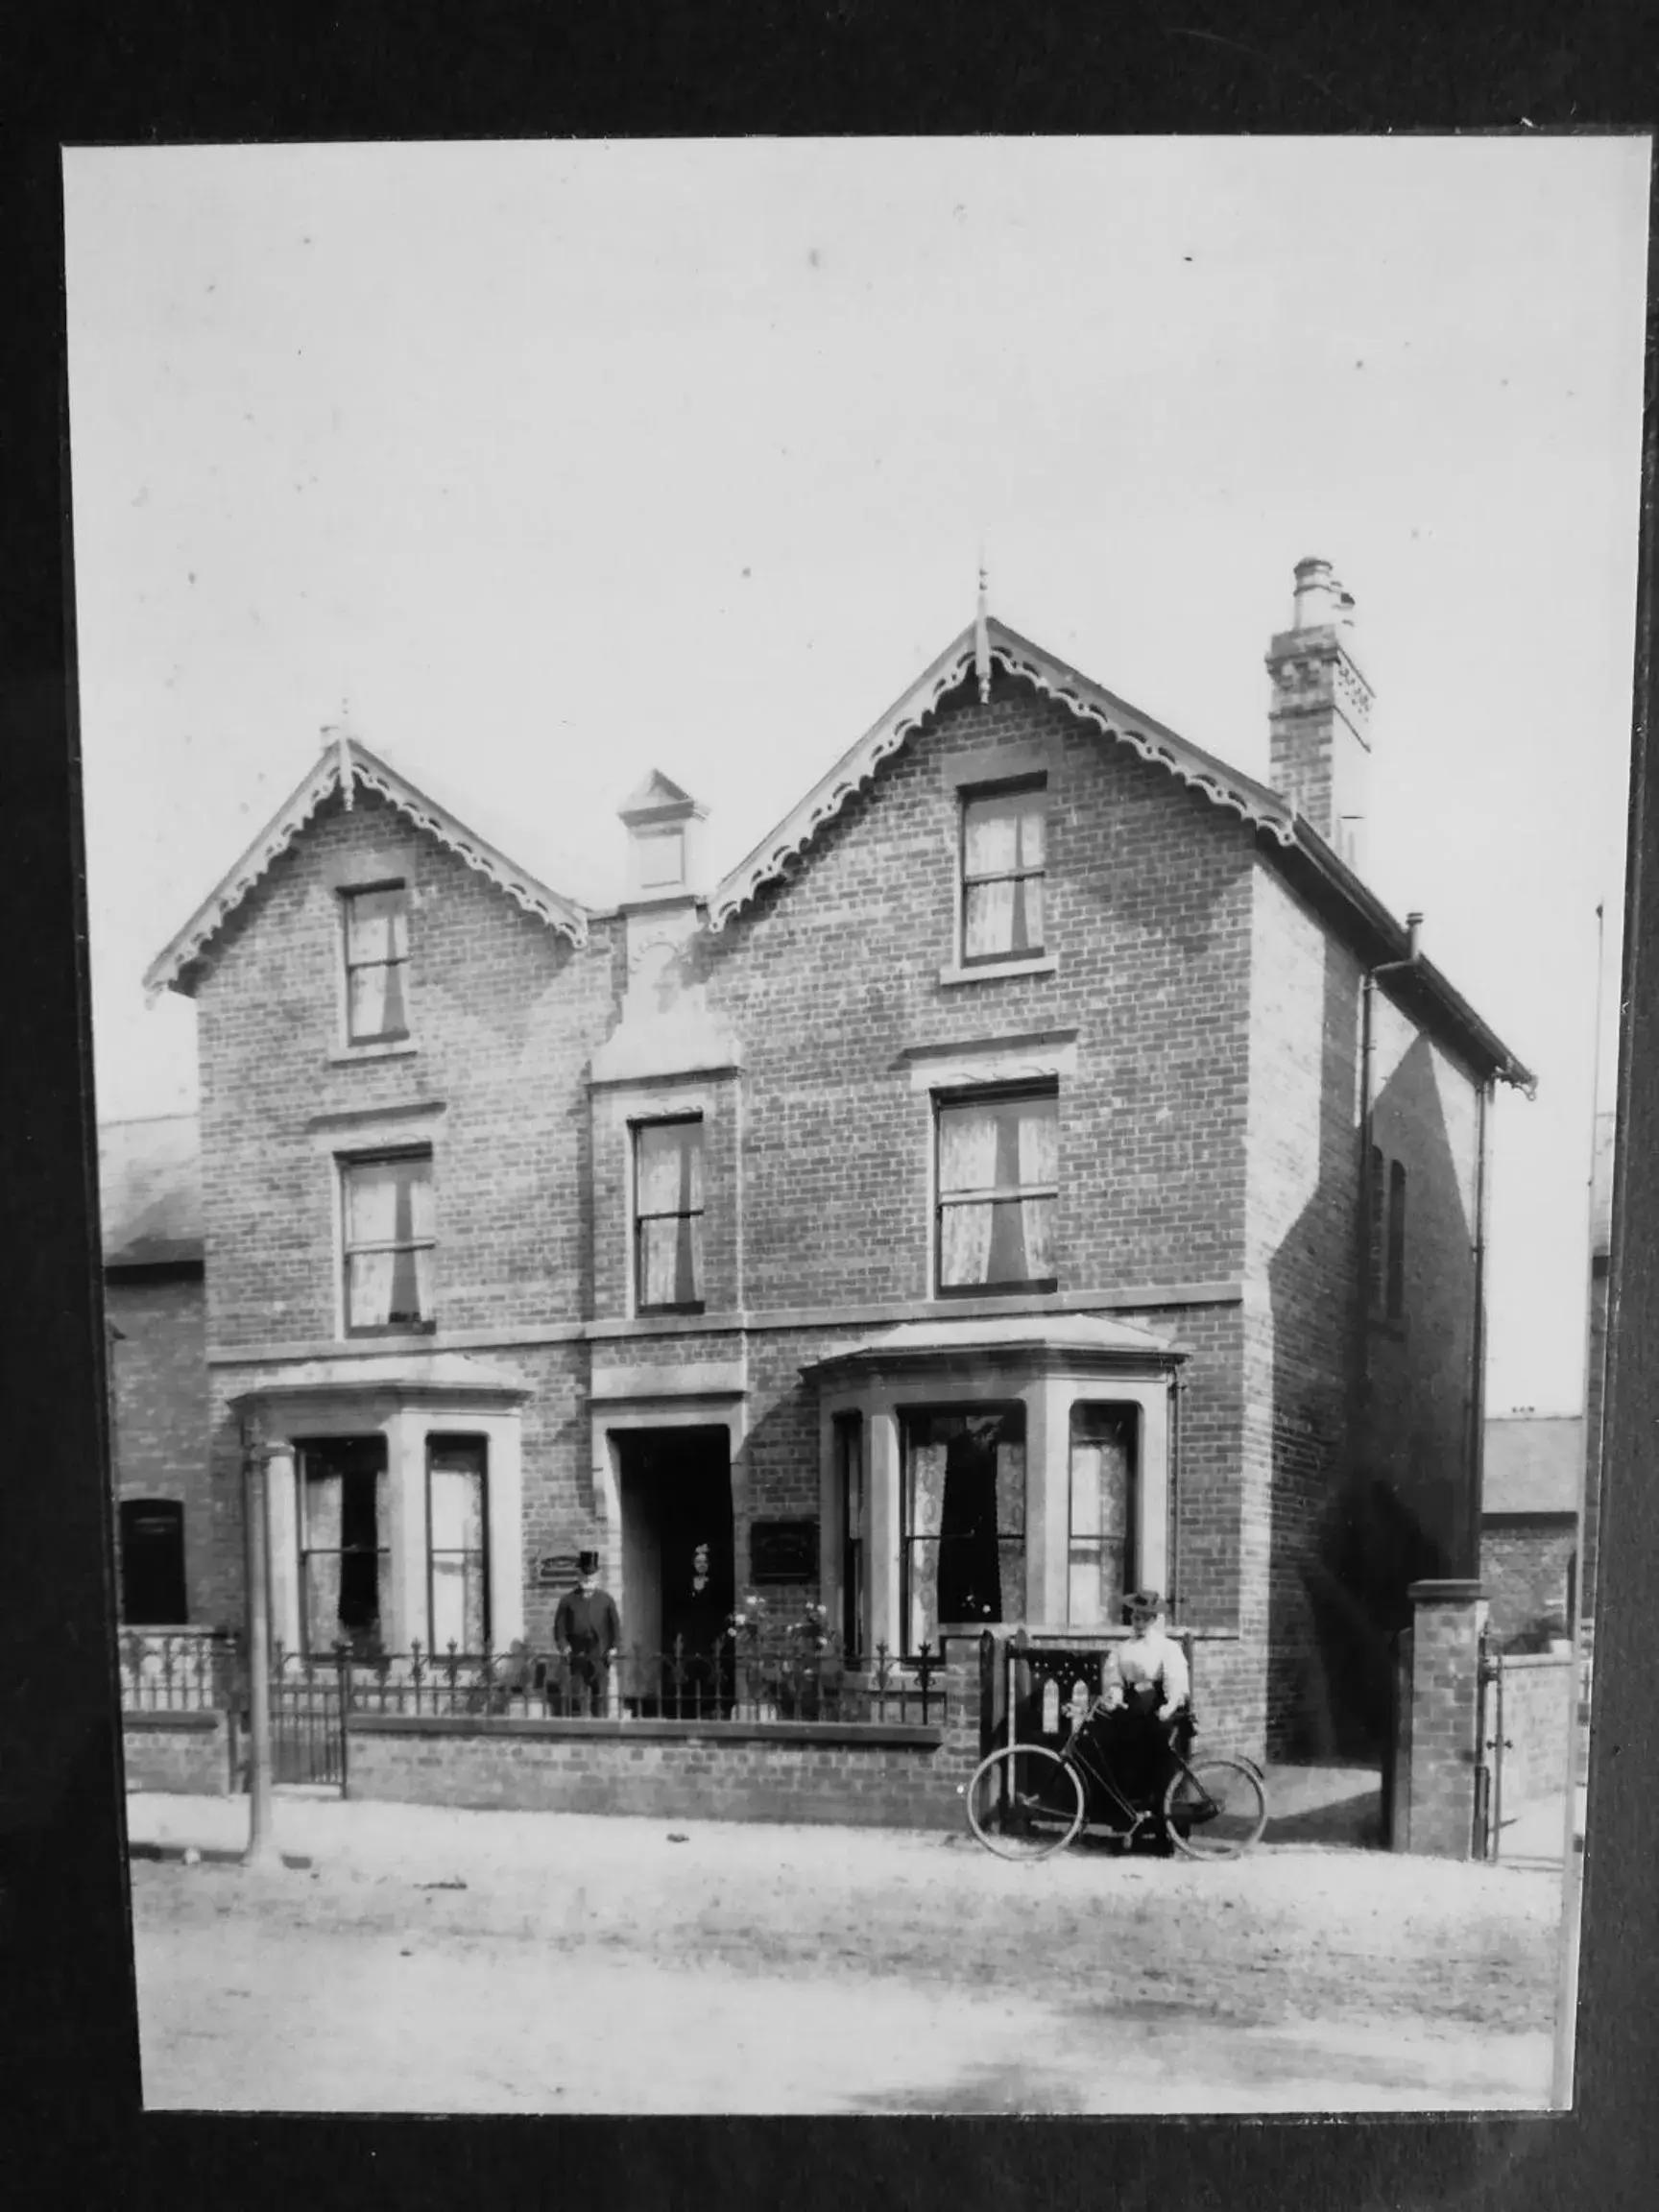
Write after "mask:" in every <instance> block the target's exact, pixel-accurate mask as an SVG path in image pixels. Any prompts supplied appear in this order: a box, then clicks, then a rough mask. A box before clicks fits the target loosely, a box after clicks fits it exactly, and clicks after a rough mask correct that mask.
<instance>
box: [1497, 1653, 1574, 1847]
mask: <svg viewBox="0 0 1659 2212" xmlns="http://www.w3.org/2000/svg"><path fill="white" fill-rule="evenodd" d="M1574 1665H1575V1662H1574V1659H1573V1657H1572V1655H1571V1654H1570V1653H1567V1652H1560V1653H1557V1652H1553V1651H1538V1652H1526V1653H1515V1652H1512V1653H1510V1654H1508V1655H1507V1656H1506V1657H1505V1658H1504V1661H1503V1745H1504V1748H1503V1783H1502V1787H1503V1805H1502V1808H1501V1817H1502V1818H1503V1819H1504V1820H1507V1819H1508V1817H1509V1815H1511V1814H1512V1813H1516V1812H1519V1811H1520V1809H1521V1808H1522V1807H1523V1806H1524V1805H1530V1804H1533V1803H1535V1802H1536V1800H1537V1799H1538V1798H1540V1797H1552V1796H1554V1795H1556V1794H1557V1793H1558V1792H1559V1791H1563V1790H1565V1789H1566V1787H1567V1745H1568V1736H1569V1727H1568V1713H1567V1695H1568V1693H1567V1677H1568V1675H1569V1674H1570V1673H1571V1672H1572V1671H1573V1669H1574Z"/></svg>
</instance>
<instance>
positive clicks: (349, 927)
mask: <svg viewBox="0 0 1659 2212" xmlns="http://www.w3.org/2000/svg"><path fill="white" fill-rule="evenodd" d="M344 904H345V910H346V1036H347V1040H348V1042H349V1044H352V1045H391V1044H396V1043H397V1041H398V1040H400V1039H402V1038H405V1037H407V1036H408V1034H409V995H408V969H409V887H408V885H407V884H406V883H376V884H374V885H373V887H372V888H368V889H365V890H361V891H348V892H346V893H345V894H344Z"/></svg>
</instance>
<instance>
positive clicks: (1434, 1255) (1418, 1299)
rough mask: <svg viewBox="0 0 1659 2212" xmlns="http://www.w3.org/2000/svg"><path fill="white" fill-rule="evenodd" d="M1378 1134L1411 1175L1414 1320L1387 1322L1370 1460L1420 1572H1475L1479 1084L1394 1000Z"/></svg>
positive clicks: (1381, 1026) (1381, 1047)
mask: <svg viewBox="0 0 1659 2212" xmlns="http://www.w3.org/2000/svg"><path fill="white" fill-rule="evenodd" d="M1373 1090H1374V1106H1373V1124H1374V1130H1375V1139H1376V1143H1377V1146H1378V1148H1379V1149H1380V1150H1381V1151H1382V1153H1383V1157H1384V1159H1385V1160H1387V1161H1393V1160H1401V1161H1403V1162H1404V1163H1405V1166H1406V1170H1407V1201H1406V1222H1407V1228H1406V1295H1405V1306H1406V1310H1405V1317H1404V1319H1403V1320H1401V1321H1389V1320H1387V1319H1385V1318H1376V1317H1374V1318H1373V1320H1372V1322H1371V1325H1370V1333H1369V1337H1370V1341H1369V1356H1370V1377H1371V1381H1370V1388H1369V1391H1368V1393H1367V1399H1366V1409H1365V1416H1364V1431H1363V1433H1362V1435H1361V1436H1360V1437H1359V1438H1358V1444H1357V1453H1358V1458H1359V1459H1360V1460H1362V1461H1363V1462H1364V1463H1365V1464H1366V1465H1367V1466H1368V1467H1369V1468H1371V1469H1373V1470H1374V1471H1375V1472H1376V1473H1377V1474H1379V1475H1381V1476H1382V1477H1383V1479H1385V1480H1386V1481H1387V1482H1388V1483H1389V1484H1390V1486H1391V1487H1392V1490H1393V1493H1394V1495H1395V1497H1396V1498H1397V1499H1398V1500H1399V1502H1400V1503H1401V1505H1402V1507H1403V1508H1404V1510H1405V1512H1406V1514H1407V1516H1408V1517H1409V1519H1410V1521H1411V1522H1412V1524H1413V1525H1414V1526H1415V1527H1416V1528H1417V1529H1418V1530H1420V1532H1421V1535H1422V1538H1423V1540H1424V1543H1425V1546H1426V1550H1425V1552H1424V1554H1423V1560H1422V1564H1421V1565H1420V1566H1419V1568H1418V1570H1417V1572H1418V1573H1419V1574H1420V1575H1435V1574H1439V1575H1473V1574H1474V1573H1475V1572H1476V1568H1477V1565H1478V1562H1479V1526H1478V1523H1477V1519H1476V1500H1475V1495H1474V1488H1473V1483H1472V1480H1471V1479H1470V1454H1471V1449H1472V1441H1473V1403H1474V1400H1473V1393H1474V1389H1475V1372H1474V1348H1475V1244H1476V1185H1477V1161H1478V1149H1479V1147H1478V1129H1479V1124H1478V1118H1477V1099H1478V1093H1477V1087H1476V1085H1475V1083H1474V1081H1473V1079H1472V1077H1471V1075H1470V1073H1469V1071H1468V1070H1467V1069H1465V1068H1464V1067H1462V1066H1460V1065H1459V1063H1458V1062H1457V1061H1456V1060H1455V1058H1454V1057H1453V1055H1452V1054H1451V1053H1449V1052H1447V1051H1446V1050H1445V1049H1443V1048H1442V1047H1441V1046H1439V1045H1437V1044H1434V1043H1431V1041H1430V1040H1429V1039H1428V1038H1426V1037H1425V1036H1424V1035H1423V1033H1422V1032H1421V1030H1419V1029H1418V1028H1417V1027H1416V1025H1415V1023H1413V1022H1410V1021H1409V1020H1408V1019H1407V1017H1406V1016H1405V1015H1404V1014H1403V1013H1402V1012H1401V1011H1400V1010H1399V1008H1398V1007H1396V1006H1395V1005H1393V1003H1392V1002H1391V1001H1390V1000H1389V999H1388V998H1387V997H1386V996H1385V994H1384V993H1383V991H1382V990H1381V989H1380V990H1379V991H1378V994H1377V999H1376V1052H1375V1055H1374V1061H1373Z"/></svg>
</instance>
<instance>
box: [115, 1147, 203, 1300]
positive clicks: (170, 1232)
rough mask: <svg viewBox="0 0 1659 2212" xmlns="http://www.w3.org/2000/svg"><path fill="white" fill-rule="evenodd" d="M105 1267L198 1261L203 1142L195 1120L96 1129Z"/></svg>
mask: <svg viewBox="0 0 1659 2212" xmlns="http://www.w3.org/2000/svg"><path fill="white" fill-rule="evenodd" d="M98 1196H99V1213H100V1217H101V1220H102V1224H103V1236H104V1264H105V1266H106V1267H165V1266H177V1265H180V1264H185V1263H189V1262H200V1261H201V1259H202V1168H201V1138H200V1132H199V1130H198V1128H197V1122H196V1117H195V1115H194V1114H162V1115H156V1116H155V1117H153V1118H150V1119H147V1120H140V1121H107V1122H105V1123H104V1124H103V1126H102V1127H101V1128H100V1129H99V1131H98Z"/></svg>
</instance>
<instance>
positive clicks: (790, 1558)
mask: <svg viewBox="0 0 1659 2212" xmlns="http://www.w3.org/2000/svg"><path fill="white" fill-rule="evenodd" d="M749 1579H750V1580H751V1581H752V1582H757V1583H758V1582H816V1581H817V1579H818V1523H817V1521H816V1520H815V1519H813V1520H800V1521H755V1522H752V1523H751V1524H750V1527H749Z"/></svg>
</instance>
